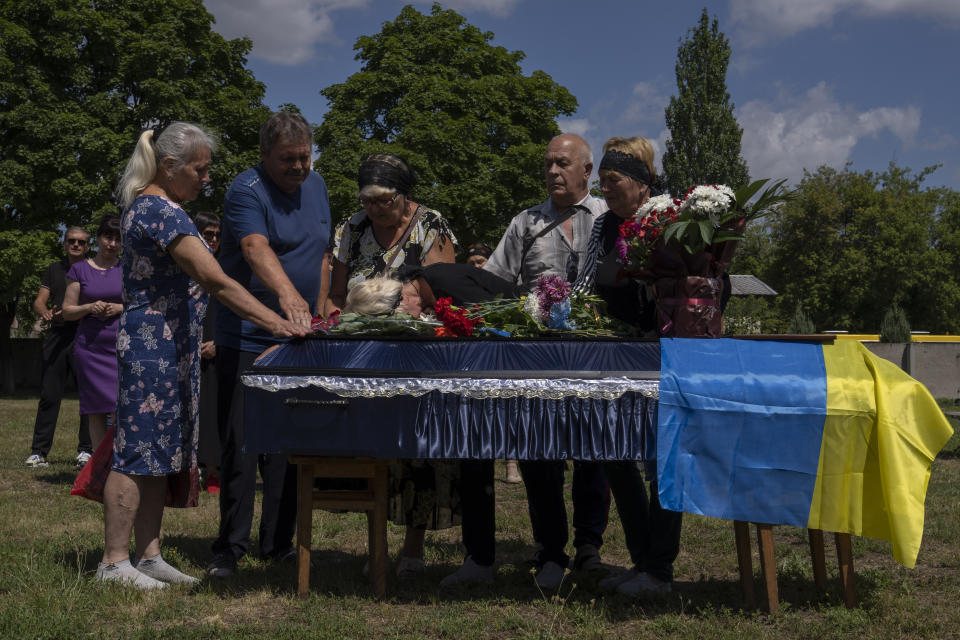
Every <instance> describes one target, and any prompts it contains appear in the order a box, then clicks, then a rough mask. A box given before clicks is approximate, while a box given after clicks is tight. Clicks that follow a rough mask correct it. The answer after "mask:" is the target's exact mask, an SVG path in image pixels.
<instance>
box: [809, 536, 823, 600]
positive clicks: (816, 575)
mask: <svg viewBox="0 0 960 640" xmlns="http://www.w3.org/2000/svg"><path fill="white" fill-rule="evenodd" d="M807 533H808V535H809V537H810V560H811V562H812V563H813V582H814V584H816V585H817V590H818V591H821V592H823V591H826V590H827V563H826V560H825V558H824V554H823V531H821V530H820V529H808V530H807Z"/></svg>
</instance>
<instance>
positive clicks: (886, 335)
mask: <svg viewBox="0 0 960 640" xmlns="http://www.w3.org/2000/svg"><path fill="white" fill-rule="evenodd" d="M880 342H910V321H909V320H907V313H906V312H905V311H904V310H903V308H902V307H901V306H900V305H898V304H896V303H895V304H893V305H892V306H891V307H890V308H889V309H887V312H886V313H885V314H883V321H882V322H881V323H880Z"/></svg>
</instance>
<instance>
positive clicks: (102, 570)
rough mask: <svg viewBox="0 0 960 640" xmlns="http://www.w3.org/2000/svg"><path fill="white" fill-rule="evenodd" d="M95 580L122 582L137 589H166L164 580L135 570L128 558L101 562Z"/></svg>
mask: <svg viewBox="0 0 960 640" xmlns="http://www.w3.org/2000/svg"><path fill="white" fill-rule="evenodd" d="M96 580H97V581H98V582H108V581H116V582H122V583H124V584H127V585H129V586H132V587H136V588H137V589H145V590H151V589H166V587H167V583H166V582H160V581H159V580H154V579H153V578H151V577H150V576H148V575H147V574H145V573H140V572H139V571H137V570H136V569H135V568H134V567H133V565H131V564H130V561H129V560H124V561H123V562H117V563H110V564H104V563H102V562H101V563H100V564H99V566H98V567H97V576H96Z"/></svg>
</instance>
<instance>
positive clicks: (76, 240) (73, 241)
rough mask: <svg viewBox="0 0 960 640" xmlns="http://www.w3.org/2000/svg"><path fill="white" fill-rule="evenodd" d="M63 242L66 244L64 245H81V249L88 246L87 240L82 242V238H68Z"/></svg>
mask: <svg viewBox="0 0 960 640" xmlns="http://www.w3.org/2000/svg"><path fill="white" fill-rule="evenodd" d="M63 242H64V244H78V245H80V246H81V247H82V246H83V245H85V244H87V241H86V240H81V239H80V238H67V239H66V240H64V241H63Z"/></svg>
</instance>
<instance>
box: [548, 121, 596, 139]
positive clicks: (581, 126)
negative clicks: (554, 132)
mask: <svg viewBox="0 0 960 640" xmlns="http://www.w3.org/2000/svg"><path fill="white" fill-rule="evenodd" d="M557 126H558V127H560V131H563V132H564V133H574V134H576V135H578V136H580V137H581V138H584V137H586V136H587V133H589V132H590V131H591V130H593V129H594V128H595V127H594V125H593V123H592V122H590V119H589V118H561V119H560V120H557Z"/></svg>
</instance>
